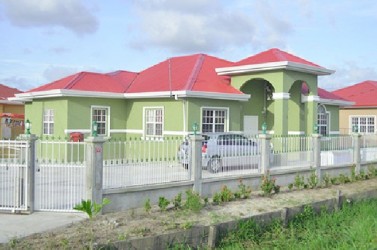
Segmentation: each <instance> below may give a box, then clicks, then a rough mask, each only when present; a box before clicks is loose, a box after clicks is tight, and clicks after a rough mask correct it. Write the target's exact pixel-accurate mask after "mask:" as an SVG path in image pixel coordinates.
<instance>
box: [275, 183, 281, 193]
mask: <svg viewBox="0 0 377 250" xmlns="http://www.w3.org/2000/svg"><path fill="white" fill-rule="evenodd" d="M279 192H280V185H275V186H274V193H275V194H278V193H279Z"/></svg>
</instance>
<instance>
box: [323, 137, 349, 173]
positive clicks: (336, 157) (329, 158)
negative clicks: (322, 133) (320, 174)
mask: <svg viewBox="0 0 377 250" xmlns="http://www.w3.org/2000/svg"><path fill="white" fill-rule="evenodd" d="M353 160H354V159H353V139H352V136H350V135H339V136H329V137H322V138H321V166H332V165H342V164H352V163H353Z"/></svg>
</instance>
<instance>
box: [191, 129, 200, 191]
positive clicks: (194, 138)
mask: <svg viewBox="0 0 377 250" xmlns="http://www.w3.org/2000/svg"><path fill="white" fill-rule="evenodd" d="M202 142H203V137H202V136H201V135H190V144H191V171H192V172H191V180H193V181H194V187H193V190H194V191H195V192H197V193H198V194H199V195H202Z"/></svg>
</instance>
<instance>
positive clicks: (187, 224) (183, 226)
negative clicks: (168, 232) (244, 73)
mask: <svg viewBox="0 0 377 250" xmlns="http://www.w3.org/2000/svg"><path fill="white" fill-rule="evenodd" d="M193 225H194V223H193V222H191V221H186V222H185V223H183V224H182V225H181V228H182V229H190V228H192V226H193Z"/></svg>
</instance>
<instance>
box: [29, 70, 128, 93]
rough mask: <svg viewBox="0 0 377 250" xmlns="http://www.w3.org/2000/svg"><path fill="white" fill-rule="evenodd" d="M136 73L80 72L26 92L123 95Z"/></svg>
mask: <svg viewBox="0 0 377 250" xmlns="http://www.w3.org/2000/svg"><path fill="white" fill-rule="evenodd" d="M135 76H136V73H132V72H126V71H117V72H113V73H109V74H101V73H93V72H80V73H77V74H74V75H71V76H67V77H65V78H62V79H60V80H57V81H54V82H52V83H49V84H46V85H43V86H40V87H37V88H34V89H31V90H29V91H28V92H37V91H47V90H52V89H74V90H83V91H97V92H113V93H123V92H124V91H125V90H126V87H127V86H128V85H129V84H130V82H132V80H133V79H134V78H135Z"/></svg>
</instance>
